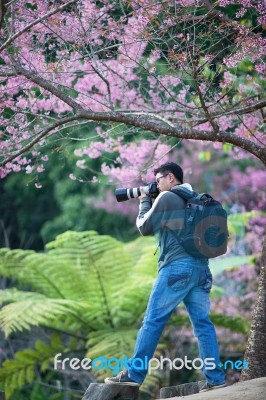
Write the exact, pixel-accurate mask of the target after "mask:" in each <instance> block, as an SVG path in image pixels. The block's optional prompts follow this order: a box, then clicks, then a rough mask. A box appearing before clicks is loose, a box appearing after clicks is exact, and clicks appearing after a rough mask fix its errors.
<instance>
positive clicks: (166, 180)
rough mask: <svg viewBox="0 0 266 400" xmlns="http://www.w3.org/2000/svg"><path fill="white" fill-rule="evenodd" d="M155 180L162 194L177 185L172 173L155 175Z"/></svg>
mask: <svg viewBox="0 0 266 400" xmlns="http://www.w3.org/2000/svg"><path fill="white" fill-rule="evenodd" d="M155 180H156V182H157V186H158V189H159V190H160V192H164V191H166V190H170V189H172V187H173V186H174V185H176V179H175V177H174V175H173V174H172V173H171V172H168V173H167V172H164V173H161V172H158V174H156V175H155Z"/></svg>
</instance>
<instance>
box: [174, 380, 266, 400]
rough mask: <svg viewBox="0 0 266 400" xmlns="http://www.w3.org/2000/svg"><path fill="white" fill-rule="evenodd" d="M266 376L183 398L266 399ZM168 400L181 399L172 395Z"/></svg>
mask: <svg viewBox="0 0 266 400" xmlns="http://www.w3.org/2000/svg"><path fill="white" fill-rule="evenodd" d="M265 393H266V377H264V378H256V379H252V380H249V381H244V382H238V383H234V384H233V385H230V386H227V387H224V388H220V389H215V390H209V391H208V392H204V393H198V394H193V395H191V396H187V397H184V398H182V400H262V399H265ZM168 400H181V399H180V397H174V398H173V397H171V398H169V399H168Z"/></svg>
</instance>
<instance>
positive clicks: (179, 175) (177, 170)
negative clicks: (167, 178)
mask: <svg viewBox="0 0 266 400" xmlns="http://www.w3.org/2000/svg"><path fill="white" fill-rule="evenodd" d="M153 172H154V175H156V174H158V173H159V172H161V173H162V174H164V173H165V172H172V174H173V175H174V176H175V178H176V179H177V180H178V181H179V182H180V183H183V170H182V168H181V167H180V166H179V165H177V164H176V163H174V162H168V163H165V164H162V165H160V166H159V167H158V168H155V169H154V171H153Z"/></svg>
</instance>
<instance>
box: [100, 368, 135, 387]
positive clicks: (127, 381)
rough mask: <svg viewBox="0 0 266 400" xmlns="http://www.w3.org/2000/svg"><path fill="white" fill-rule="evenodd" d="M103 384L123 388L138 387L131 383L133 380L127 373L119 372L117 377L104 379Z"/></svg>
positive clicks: (133, 382)
mask: <svg viewBox="0 0 266 400" xmlns="http://www.w3.org/2000/svg"><path fill="white" fill-rule="evenodd" d="M104 383H108V384H110V383H111V384H115V385H125V386H140V384H139V383H137V382H135V381H133V379H131V378H130V377H129V376H128V371H121V372H119V374H118V375H117V376H114V377H113V378H105V380H104Z"/></svg>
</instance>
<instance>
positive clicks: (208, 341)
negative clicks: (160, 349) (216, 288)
mask: <svg viewBox="0 0 266 400" xmlns="http://www.w3.org/2000/svg"><path fill="white" fill-rule="evenodd" d="M211 287H212V275H211V272H210V269H209V266H208V262H207V261H202V260H199V259H196V258H193V257H187V258H180V259H177V260H175V261H173V262H171V263H169V264H168V265H167V266H166V267H164V268H162V269H161V270H160V271H159V273H158V277H157V279H156V281H155V284H154V286H153V289H152V292H151V295H150V299H149V302H148V305H147V309H146V313H145V316H144V320H143V323H142V326H141V328H140V330H139V332H138V335H137V340H136V345H135V351H134V354H133V356H132V357H131V359H129V360H128V374H129V377H130V378H131V379H133V380H134V381H136V382H138V383H140V384H141V383H142V382H143V381H144V379H145V376H146V374H147V369H142V370H140V369H138V367H137V368H134V365H132V360H133V359H136V358H138V359H141V360H145V359H146V360H147V359H148V360H150V359H151V358H152V357H153V354H154V352H155V349H156V346H157V344H158V342H159V339H160V336H161V334H162V331H163V329H164V327H165V325H166V323H167V321H168V320H169V318H170V316H171V314H172V312H173V311H174V309H175V308H176V307H177V306H178V304H179V303H180V302H181V301H183V302H184V304H185V307H186V309H187V311H188V315H189V318H190V321H191V323H192V326H193V333H194V335H195V336H196V337H197V339H198V348H199V355H200V358H201V359H202V360H204V359H205V358H213V359H214V361H213V362H214V363H215V364H216V368H215V369H212V370H211V369H207V370H206V368H205V365H204V366H203V368H202V372H203V373H204V375H205V377H206V380H207V381H208V382H209V383H210V384H212V385H217V384H222V383H224V382H225V374H224V372H223V371H222V370H221V369H220V368H219V367H218V366H217V365H218V364H219V362H220V359H219V358H220V356H219V348H218V343H217V337H216V332H215V329H214V326H213V324H212V322H211V321H210V318H209V311H210V299H209V293H210V290H211ZM143 362H144V361H143ZM133 364H134V363H133ZM136 364H137V363H136Z"/></svg>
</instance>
